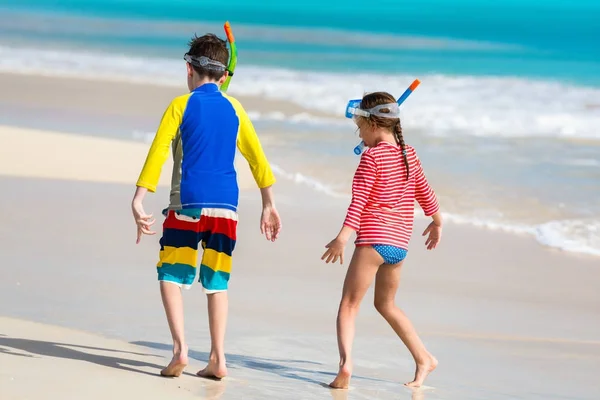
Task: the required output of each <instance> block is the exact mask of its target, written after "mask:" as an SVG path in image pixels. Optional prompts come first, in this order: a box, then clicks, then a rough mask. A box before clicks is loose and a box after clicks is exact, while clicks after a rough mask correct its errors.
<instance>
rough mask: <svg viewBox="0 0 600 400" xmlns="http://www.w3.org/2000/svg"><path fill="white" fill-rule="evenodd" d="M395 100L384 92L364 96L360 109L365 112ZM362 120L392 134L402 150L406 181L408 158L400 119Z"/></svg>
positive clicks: (382, 111)
mask: <svg viewBox="0 0 600 400" xmlns="http://www.w3.org/2000/svg"><path fill="white" fill-rule="evenodd" d="M395 102H396V99H395V98H394V96H392V95H391V94H389V93H386V92H374V93H369V94H366V95H365V96H364V97H363V98H362V100H361V105H360V108H362V109H363V110H367V109H369V108H373V107H375V106H378V105H380V104H387V103H395ZM390 111H391V110H389V109H387V108H382V109H381V110H379V112H381V113H389V112H390ZM360 118H364V119H365V120H366V121H367V122H368V123H369V124H371V126H376V127H379V128H384V129H388V130H389V131H390V132H392V133H393V134H394V137H395V138H396V143H398V145H399V146H400V148H401V149H402V156H403V157H404V165H406V179H408V177H409V171H408V158H407V156H406V144H405V143H404V137H403V136H402V125H401V124H400V118H385V117H379V116H377V115H370V116H369V117H360Z"/></svg>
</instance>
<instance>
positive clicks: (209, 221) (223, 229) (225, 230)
mask: <svg viewBox="0 0 600 400" xmlns="http://www.w3.org/2000/svg"><path fill="white" fill-rule="evenodd" d="M201 221H202V228H203V229H202V230H203V231H210V232H211V233H221V234H223V235H225V236H227V237H228V238H229V239H232V240H237V239H236V238H237V229H236V228H237V221H235V220H233V219H229V218H222V217H208V216H206V215H203V216H202V217H201Z"/></svg>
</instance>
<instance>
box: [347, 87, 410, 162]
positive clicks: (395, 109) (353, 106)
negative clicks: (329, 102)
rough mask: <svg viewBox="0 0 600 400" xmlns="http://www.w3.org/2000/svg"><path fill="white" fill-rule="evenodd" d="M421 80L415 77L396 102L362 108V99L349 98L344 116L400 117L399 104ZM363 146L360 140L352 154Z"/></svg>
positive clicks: (359, 150) (363, 143)
mask: <svg viewBox="0 0 600 400" xmlns="http://www.w3.org/2000/svg"><path fill="white" fill-rule="evenodd" d="M420 83H421V82H420V81H419V80H418V79H415V80H414V81H413V83H411V85H410V86H409V87H408V89H406V90H405V91H404V93H402V96H400V98H399V99H398V101H397V102H396V103H387V104H379V105H377V106H375V107H373V108H369V109H364V108H361V104H360V103H361V101H362V99H358V100H350V101H349V102H348V105H346V118H355V117H369V116H371V115H375V116H378V117H383V118H400V104H402V103H403V102H404V100H406V98H407V97H408V96H410V94H411V93H412V92H413V90H415V89H416V88H417V86H419V84H420ZM382 110H387V112H382ZM364 148H365V142H362V141H361V142H360V143H359V144H358V146H356V147H355V148H354V154H356V155H357V156H359V155H361V153H362V152H363V150H364Z"/></svg>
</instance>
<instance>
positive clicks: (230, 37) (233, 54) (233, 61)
mask: <svg viewBox="0 0 600 400" xmlns="http://www.w3.org/2000/svg"><path fill="white" fill-rule="evenodd" d="M224 28H225V34H226V35H227V41H229V49H230V51H231V54H230V56H229V64H228V65H227V72H229V75H228V76H227V79H225V82H223V84H222V85H221V91H222V92H226V91H227V89H228V88H229V82H231V78H232V77H233V71H235V66H236V65H237V46H236V45H235V38H234V37H233V32H232V31H231V25H229V21H227V22H225V26H224Z"/></svg>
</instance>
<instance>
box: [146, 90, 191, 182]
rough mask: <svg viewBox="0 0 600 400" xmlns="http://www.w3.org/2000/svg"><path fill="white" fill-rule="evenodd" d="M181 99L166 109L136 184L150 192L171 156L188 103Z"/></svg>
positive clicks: (174, 101)
mask: <svg viewBox="0 0 600 400" xmlns="http://www.w3.org/2000/svg"><path fill="white" fill-rule="evenodd" d="M181 99H182V98H181V97H180V98H177V99H175V100H173V101H172V102H171V104H169V107H167V109H166V110H165V112H164V114H163V116H162V119H161V121H160V125H159V126H158V130H157V131H156V135H155V136H154V140H153V141H152V145H151V146H150V150H148V155H147V156H146V161H145V163H144V167H143V168H142V171H141V173H140V176H139V178H138V180H137V183H136V186H138V187H143V188H146V189H148V190H149V191H150V192H155V191H156V187H157V186H158V180H159V179H160V172H161V170H162V167H163V165H164V163H165V161H166V160H167V158H168V157H169V149H170V146H171V142H172V141H173V138H174V137H175V135H177V131H178V130H179V126H180V125H181V120H182V118H183V111H184V109H185V104H186V103H185V102H183V101H182V100H181ZM185 100H187V98H185Z"/></svg>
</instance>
